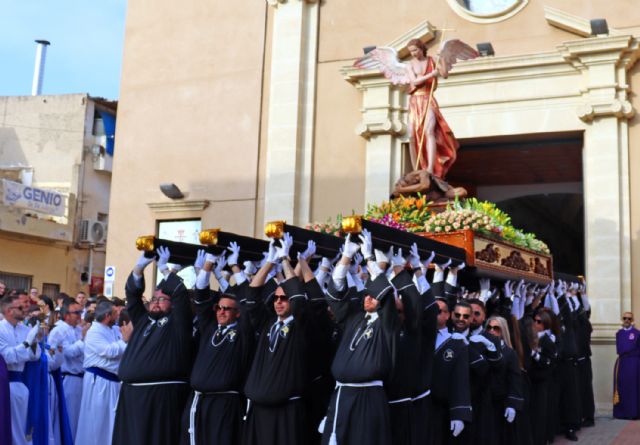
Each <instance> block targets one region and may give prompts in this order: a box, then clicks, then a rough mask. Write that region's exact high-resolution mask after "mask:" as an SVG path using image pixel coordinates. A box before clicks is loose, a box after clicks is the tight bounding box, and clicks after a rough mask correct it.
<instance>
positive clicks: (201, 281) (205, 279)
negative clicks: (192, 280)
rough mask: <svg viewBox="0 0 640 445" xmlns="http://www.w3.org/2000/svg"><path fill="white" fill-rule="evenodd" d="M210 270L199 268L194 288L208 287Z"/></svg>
mask: <svg viewBox="0 0 640 445" xmlns="http://www.w3.org/2000/svg"><path fill="white" fill-rule="evenodd" d="M210 277H211V272H207V271H206V270H204V269H203V268H200V271H199V272H198V276H197V277H196V289H207V288H208V287H209V279H210Z"/></svg>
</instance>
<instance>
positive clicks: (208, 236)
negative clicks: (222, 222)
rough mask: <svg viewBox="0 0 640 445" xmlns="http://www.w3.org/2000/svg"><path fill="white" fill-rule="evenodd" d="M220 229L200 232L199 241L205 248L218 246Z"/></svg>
mask: <svg viewBox="0 0 640 445" xmlns="http://www.w3.org/2000/svg"><path fill="white" fill-rule="evenodd" d="M219 233H220V229H206V230H202V231H201V232H200V235H199V236H198V239H199V240H200V244H202V245H204V246H215V245H217V244H218V234H219Z"/></svg>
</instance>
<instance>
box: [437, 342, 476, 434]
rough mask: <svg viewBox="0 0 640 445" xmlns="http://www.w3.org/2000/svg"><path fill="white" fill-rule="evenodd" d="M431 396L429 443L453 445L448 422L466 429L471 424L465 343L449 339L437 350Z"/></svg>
mask: <svg viewBox="0 0 640 445" xmlns="http://www.w3.org/2000/svg"><path fill="white" fill-rule="evenodd" d="M431 394H432V402H433V403H432V406H431V413H430V414H431V416H430V417H429V419H428V421H429V435H430V437H431V440H430V441H429V442H428V443H432V444H446V443H452V442H453V438H452V436H451V433H450V430H449V423H450V421H452V420H460V421H462V422H465V429H466V428H468V426H469V422H471V420H472V412H471V393H470V384H469V348H468V347H467V345H466V344H465V343H464V341H462V340H454V339H452V338H449V339H447V340H445V341H444V342H443V343H442V344H441V345H440V347H439V348H438V349H436V351H435V355H434V361H433V379H432V385H431Z"/></svg>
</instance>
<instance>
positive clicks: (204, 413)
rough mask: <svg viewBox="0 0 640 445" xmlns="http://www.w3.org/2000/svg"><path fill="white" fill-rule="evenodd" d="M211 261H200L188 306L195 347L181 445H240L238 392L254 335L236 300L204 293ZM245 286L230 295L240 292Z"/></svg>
mask: <svg viewBox="0 0 640 445" xmlns="http://www.w3.org/2000/svg"><path fill="white" fill-rule="evenodd" d="M215 261H216V258H215V257H214V256H213V255H211V254H207V255H206V260H205V263H204V265H203V267H202V269H201V270H200V272H199V273H198V277H197V279H196V292H195V299H194V306H195V311H196V315H197V324H198V331H199V333H200V346H199V348H198V354H197V356H196V359H195V362H194V364H193V370H192V371H191V387H192V388H193V392H192V394H191V396H190V398H189V401H188V402H187V405H186V406H185V409H184V413H183V417H182V437H181V444H182V445H189V444H190V445H196V444H198V445H200V444H202V445H204V444H212V443H215V444H219V445H236V444H238V443H240V437H241V431H242V417H243V415H244V409H245V402H244V397H243V395H242V388H243V385H244V382H245V379H246V376H247V373H248V371H249V366H250V365H251V357H252V352H253V345H254V334H253V331H252V329H251V325H250V323H249V322H248V317H247V316H246V315H245V314H243V315H242V316H241V313H240V306H239V304H238V303H237V301H236V297H235V296H233V295H230V294H226V293H222V294H221V293H218V292H213V291H211V290H210V289H209V279H210V275H211V269H212V267H213V264H214V262H215ZM243 287H246V284H244V283H243V284H240V285H239V286H237V288H236V289H235V291H236V292H240V291H241V289H242V288H243Z"/></svg>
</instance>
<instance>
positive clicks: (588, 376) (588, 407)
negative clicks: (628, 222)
mask: <svg viewBox="0 0 640 445" xmlns="http://www.w3.org/2000/svg"><path fill="white" fill-rule="evenodd" d="M578 292H579V297H578V295H574V296H573V301H574V303H575V304H578V306H579V308H578V311H577V320H576V321H577V325H576V333H577V336H576V341H577V347H578V377H579V391H580V402H581V404H582V407H581V408H582V409H581V416H582V426H586V427H590V426H594V425H595V421H594V417H595V411H596V407H595V401H594V397H593V369H592V366H591V333H592V332H593V327H592V326H591V321H590V320H589V319H590V318H591V305H590V304H589V298H588V297H587V290H586V287H585V285H584V283H583V284H581V285H580V287H579V288H578ZM578 298H579V301H578Z"/></svg>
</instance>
